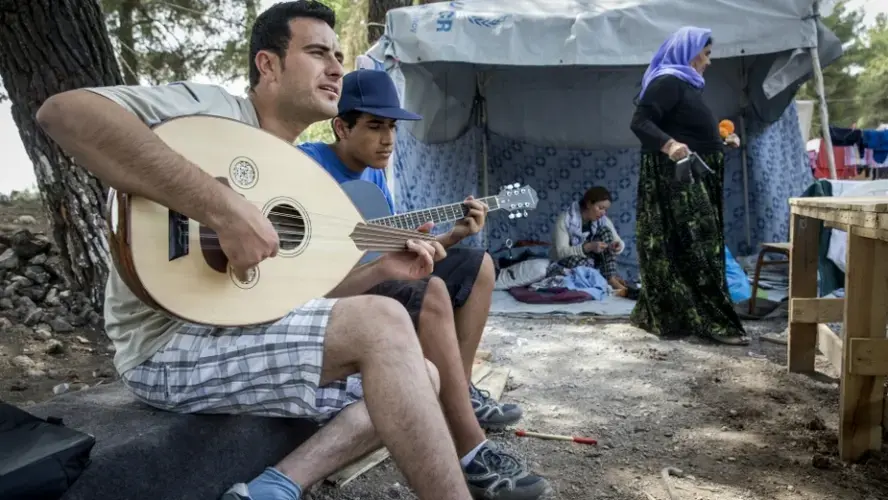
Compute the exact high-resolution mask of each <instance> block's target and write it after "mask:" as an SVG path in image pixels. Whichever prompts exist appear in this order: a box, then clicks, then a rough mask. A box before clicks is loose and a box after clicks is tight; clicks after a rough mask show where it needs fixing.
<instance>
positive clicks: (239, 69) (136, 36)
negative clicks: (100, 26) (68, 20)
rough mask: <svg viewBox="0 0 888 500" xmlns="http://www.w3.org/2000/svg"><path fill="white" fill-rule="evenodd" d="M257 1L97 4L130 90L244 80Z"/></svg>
mask: <svg viewBox="0 0 888 500" xmlns="http://www.w3.org/2000/svg"><path fill="white" fill-rule="evenodd" d="M257 4H258V0H102V7H103V10H104V12H105V17H106V22H107V26H108V32H109V34H110V35H111V39H112V43H114V45H115V47H116V48H117V51H118V61H119V62H120V66H121V68H120V69H121V73H122V74H123V76H124V80H125V81H126V82H127V83H129V84H138V83H148V84H160V83H167V82H170V81H177V80H187V79H190V78H192V77H194V76H195V75H206V76H207V77H209V78H212V79H213V80H215V81H219V82H230V81H234V80H237V79H240V78H244V77H245V76H246V74H247V64H246V60H247V55H248V51H249V43H250V37H249V30H250V27H251V26H252V23H253V21H254V20H255V19H256V15H257Z"/></svg>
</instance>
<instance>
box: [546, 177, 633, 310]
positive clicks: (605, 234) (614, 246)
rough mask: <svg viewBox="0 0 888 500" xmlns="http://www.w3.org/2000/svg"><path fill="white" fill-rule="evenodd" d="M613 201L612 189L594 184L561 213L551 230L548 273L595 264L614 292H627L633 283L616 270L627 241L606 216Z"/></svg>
mask: <svg viewBox="0 0 888 500" xmlns="http://www.w3.org/2000/svg"><path fill="white" fill-rule="evenodd" d="M610 205H611V195H610V192H609V191H608V190H607V189H606V188H604V187H601V186H594V187H591V188H589V190H588V191H586V193H585V194H584V195H583V198H582V199H581V200H580V201H575V202H573V203H572V204H571V205H570V208H568V209H567V211H565V212H563V213H561V215H559V216H558V220H556V221H555V227H554V228H553V230H552V248H551V250H550V252H549V258H550V259H551V260H552V264H551V265H550V266H549V269H548V272H547V275H548V276H554V275H559V274H563V272H564V270H565V269H573V268H576V267H580V266H588V267H593V268H595V269H597V270H598V272H600V273H601V275H602V276H604V279H606V280H607V283H608V285H610V286H611V288H613V289H614V294H615V295H618V296H621V297H626V296H627V295H628V290H629V289H630V287H629V285H628V284H627V283H626V281H625V280H623V278H621V277H620V275H619V274H618V273H617V255H619V254H620V253H622V252H623V249H624V248H625V247H626V244H625V243H623V239H622V238H620V235H619V234H617V230H616V228H614V224H613V223H612V222H611V220H610V219H608V218H607V210H608V209H609V208H610Z"/></svg>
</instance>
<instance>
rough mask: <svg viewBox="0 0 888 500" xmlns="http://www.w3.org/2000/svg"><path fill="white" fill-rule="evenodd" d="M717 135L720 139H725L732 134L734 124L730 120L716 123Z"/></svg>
mask: <svg viewBox="0 0 888 500" xmlns="http://www.w3.org/2000/svg"><path fill="white" fill-rule="evenodd" d="M718 133H719V135H720V136H721V138H722V139H726V138H727V137H728V136H729V135H731V134H733V133H734V122H732V121H731V120H722V121H720V122H718Z"/></svg>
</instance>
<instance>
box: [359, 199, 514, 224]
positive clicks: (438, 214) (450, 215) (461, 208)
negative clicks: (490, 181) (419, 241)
mask: <svg viewBox="0 0 888 500" xmlns="http://www.w3.org/2000/svg"><path fill="white" fill-rule="evenodd" d="M478 201H480V202H481V203H484V204H486V205H487V207H488V209H489V211H493V210H498V209H499V208H500V207H499V203H498V202H497V199H496V196H488V197H486V198H478ZM468 212H469V209H468V207H466V205H465V203H463V202H459V203H451V204H450V205H441V206H439V207H434V208H426V209H424V210H414V211H413V212H407V213H403V214H398V215H389V216H388V217H380V218H378V219H372V220H369V221H367V222H369V223H370V224H376V225H380V226H388V227H394V228H398V229H416V228H418V227H419V226H421V225H423V224H425V223H426V222H434V223H435V225H438V224H444V223H446V222H453V221H457V220H460V219H462V218H463V217H465V216H466V214H467V213H468Z"/></svg>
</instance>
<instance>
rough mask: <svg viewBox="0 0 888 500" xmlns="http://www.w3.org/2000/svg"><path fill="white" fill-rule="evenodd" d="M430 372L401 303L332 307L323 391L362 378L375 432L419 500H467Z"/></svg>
mask: <svg viewBox="0 0 888 500" xmlns="http://www.w3.org/2000/svg"><path fill="white" fill-rule="evenodd" d="M439 371H440V368H439ZM425 372H426V369H425V362H424V359H423V355H422V350H421V349H420V346H419V342H418V341H417V338H416V333H415V331H414V329H413V325H412V323H411V321H410V317H409V315H408V314H407V312H406V310H405V309H404V307H403V306H402V305H401V304H399V303H398V302H396V301H394V300H393V299H389V298H385V297H379V296H359V297H350V298H346V299H340V300H339V301H338V302H337V303H336V305H335V306H334V307H333V311H332V313H331V315H330V321H329V323H328V325H327V329H326V333H325V341H324V362H323V369H322V373H321V385H327V384H330V383H332V382H334V381H336V380H344V379H346V378H347V377H348V376H349V375H352V374H355V373H360V374H361V375H362V379H363V389H364V399H365V401H366V406H367V412H368V414H369V415H370V420H371V421H372V422H373V427H374V428H375V429H376V432H377V433H378V435H379V437H380V439H381V441H382V442H383V444H385V446H386V447H388V449H389V452H391V454H392V458H393V459H394V461H395V463H396V464H397V465H398V468H399V469H400V470H401V472H402V473H403V474H404V476H405V477H406V478H407V482H408V483H409V484H410V486H411V487H412V488H413V490H414V491H415V492H416V494H417V496H418V497H419V498H421V499H424V500H425V499H431V498H435V499H442V500H449V499H454V500H456V499H459V500H466V499H468V498H470V497H469V491H468V488H467V486H466V482H465V478H464V476H463V472H462V470H461V468H460V466H459V461H458V456H457V453H456V449H455V447H454V445H453V440H452V439H450V433H449V432H448V428H447V422H446V421H445V419H444V415H443V413H442V412H441V406H440V404H439V403H438V399H437V398H436V397H435V390H434V387H433V386H432V382H431V381H430V380H429V377H428V376H419V374H422V373H425ZM441 382H442V386H443V384H444V379H443V377H442V379H441Z"/></svg>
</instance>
